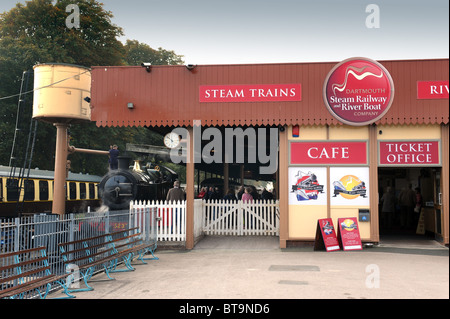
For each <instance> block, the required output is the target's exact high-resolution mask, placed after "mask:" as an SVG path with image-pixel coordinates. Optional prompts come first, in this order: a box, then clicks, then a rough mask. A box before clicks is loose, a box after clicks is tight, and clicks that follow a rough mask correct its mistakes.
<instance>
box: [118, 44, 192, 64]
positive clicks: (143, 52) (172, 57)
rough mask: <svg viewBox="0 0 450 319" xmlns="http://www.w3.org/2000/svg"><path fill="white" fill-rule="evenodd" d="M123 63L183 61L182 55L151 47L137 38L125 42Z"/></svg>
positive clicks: (178, 62)
mask: <svg viewBox="0 0 450 319" xmlns="http://www.w3.org/2000/svg"><path fill="white" fill-rule="evenodd" d="M124 60H125V63H126V64H127V65H141V63H142V62H150V63H151V64H153V65H177V64H182V63H184V61H183V56H182V55H177V54H175V52H174V51H168V50H164V49H163V48H158V50H155V49H152V48H151V47H150V46H149V45H148V44H145V43H139V41H137V40H127V42H126V43H125V57H124Z"/></svg>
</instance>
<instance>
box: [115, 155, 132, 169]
mask: <svg viewBox="0 0 450 319" xmlns="http://www.w3.org/2000/svg"><path fill="white" fill-rule="evenodd" d="M130 160H131V157H129V156H118V157H117V161H118V162H119V163H118V168H119V169H124V170H128V168H129V167H130Z"/></svg>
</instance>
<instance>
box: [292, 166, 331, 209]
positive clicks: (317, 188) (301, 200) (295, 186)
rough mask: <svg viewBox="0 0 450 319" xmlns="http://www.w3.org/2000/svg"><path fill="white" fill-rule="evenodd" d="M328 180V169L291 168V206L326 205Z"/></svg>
mask: <svg viewBox="0 0 450 319" xmlns="http://www.w3.org/2000/svg"><path fill="white" fill-rule="evenodd" d="M326 180H327V169H326V167H289V188H290V191H289V205H326V204H327V190H326V185H327V182H326Z"/></svg>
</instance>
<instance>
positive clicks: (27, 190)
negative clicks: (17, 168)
mask: <svg viewBox="0 0 450 319" xmlns="http://www.w3.org/2000/svg"><path fill="white" fill-rule="evenodd" d="M23 200H25V201H34V181H32V180H31V181H30V180H25V181H24V195H23Z"/></svg>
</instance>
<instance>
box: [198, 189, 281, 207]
mask: <svg viewBox="0 0 450 319" xmlns="http://www.w3.org/2000/svg"><path fill="white" fill-rule="evenodd" d="M197 198H201V199H205V200H206V199H223V200H226V201H233V200H242V201H244V202H249V203H251V202H253V200H258V199H273V198H274V197H273V194H272V192H269V191H267V190H266V189H264V190H263V192H262V193H261V195H260V194H259V193H258V191H257V190H256V187H255V186H247V187H245V186H241V188H240V189H239V191H238V192H237V194H235V192H234V191H233V190H232V189H229V190H228V191H227V193H226V194H225V196H222V195H221V194H220V192H219V188H218V187H212V186H211V187H209V189H208V188H207V187H202V189H201V190H200V192H199V193H198V195H197Z"/></svg>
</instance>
